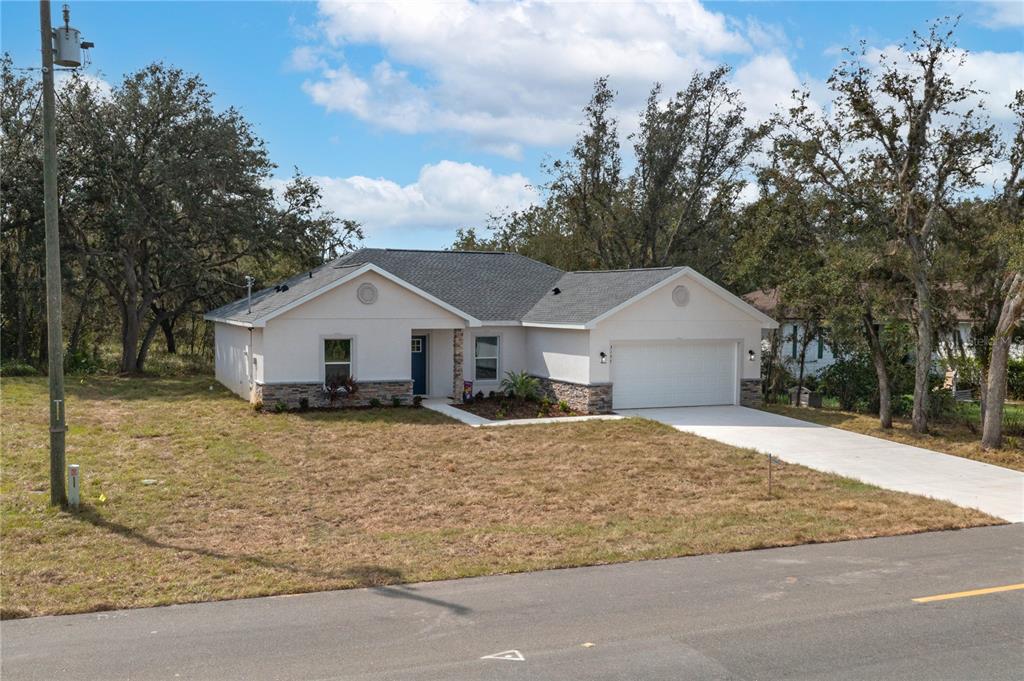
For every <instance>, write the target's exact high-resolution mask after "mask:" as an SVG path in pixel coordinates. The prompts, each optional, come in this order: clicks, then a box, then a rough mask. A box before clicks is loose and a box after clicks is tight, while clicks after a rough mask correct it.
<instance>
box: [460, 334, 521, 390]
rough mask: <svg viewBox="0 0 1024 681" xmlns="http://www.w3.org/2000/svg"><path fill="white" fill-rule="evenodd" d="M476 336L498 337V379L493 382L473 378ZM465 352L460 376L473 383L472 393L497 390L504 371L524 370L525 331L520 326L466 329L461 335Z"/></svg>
mask: <svg viewBox="0 0 1024 681" xmlns="http://www.w3.org/2000/svg"><path fill="white" fill-rule="evenodd" d="M477 336H498V337H499V338H500V339H501V340H499V341H498V378H497V379H496V380H493V381H478V380H477V379H476V376H474V369H475V362H474V355H473V352H474V348H475V347H476V342H475V340H474V339H475V338H476V337H477ZM462 339H463V342H464V343H465V350H464V352H463V354H462V358H463V362H464V364H463V372H462V375H463V377H464V378H465V380H467V381H473V391H474V392H476V391H478V390H482V391H484V392H485V393H487V392H490V391H491V390H498V388H499V387H500V386H501V379H502V377H503V376H504V375H505V372H506V371H525V370H526V329H524V328H523V327H521V326H479V327H475V328H468V329H466V331H465V333H464V334H463V338H462Z"/></svg>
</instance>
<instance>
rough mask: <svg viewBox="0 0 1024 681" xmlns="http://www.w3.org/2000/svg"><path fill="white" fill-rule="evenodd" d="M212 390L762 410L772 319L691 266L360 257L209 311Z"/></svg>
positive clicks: (437, 255)
mask: <svg viewBox="0 0 1024 681" xmlns="http://www.w3.org/2000/svg"><path fill="white" fill-rule="evenodd" d="M205 318H206V319H207V320H209V321H211V322H213V323H214V328H215V343H216V350H215V355H216V375H217V379H218V380H219V381H220V382H221V383H223V384H224V385H225V386H227V387H228V388H230V389H231V390H232V391H234V392H235V393H237V394H238V395H240V396H242V397H244V398H245V399H248V400H250V401H252V402H254V403H263V404H264V405H265V406H268V407H269V406H271V405H275V404H277V403H284V404H285V405H287V406H289V407H295V406H298V405H299V404H300V401H302V400H303V398H305V400H308V404H309V405H310V406H325V405H326V404H327V403H328V396H327V393H326V391H325V385H328V384H331V383H337V382H339V381H344V380H345V379H346V378H348V377H351V378H352V380H353V381H355V382H356V383H357V384H358V390H357V391H356V393H355V394H354V395H353V396H352V399H351V400H348V401H347V402H346V403H347V404H365V403H367V402H369V401H370V400H371V399H373V398H376V399H379V400H380V401H381V402H383V403H385V404H387V403H390V401H391V400H392V399H393V398H399V399H400V400H402V401H403V402H407V401H409V400H411V398H412V397H413V396H414V395H423V396H427V397H453V398H457V397H459V396H461V395H462V393H463V388H464V384H465V382H472V391H473V392H474V393H476V392H478V391H483V392H484V393H485V394H486V393H489V392H490V391H492V390H495V391H496V390H499V388H500V383H501V379H502V377H503V376H504V375H505V373H506V372H508V371H514V372H519V371H526V372H528V373H529V374H531V375H533V376H536V377H537V378H538V379H540V382H541V386H542V388H543V390H544V392H545V393H546V394H547V395H548V396H549V397H550V398H551V399H554V400H565V401H567V402H569V403H570V404H571V405H572V407H573V408H575V409H578V410H580V411H584V412H590V413H599V412H607V411H610V410H612V409H623V408H637V407H659V406H687V405H717V404H747V405H752V404H756V403H758V402H759V401H760V399H761V391H760V379H761V332H762V329H766V328H775V327H777V324H776V323H775V321H774V320H772V319H771V318H770V317H768V316H767V315H765V314H764V313H762V312H760V311H758V310H757V309H756V308H754V307H752V306H751V305H749V304H747V303H746V302H744V301H743V300H741V299H740V298H738V297H737V296H735V295H733V294H732V293H729V292H728V291H727V290H725V289H724V288H722V287H721V286H719V285H718V284H715V283H714V282H712V281H710V280H709V279H707V278H706V277H704V276H702V275H701V274H699V273H697V272H695V271H694V270H692V269H690V268H689V267H666V268H655V269H634V270H607V271H589V272H563V271H562V270H559V269H556V268H554V267H550V266H548V265H545V264H543V263H540V262H537V261H535V260H531V259H530V258H526V257H523V256H521V255H516V254H513V253H498V252H472V251H415V250H400V249H370V248H368V249H363V250H359V251H355V252H352V253H349V254H346V255H343V256H342V257H340V258H338V259H336V260H334V261H332V262H329V263H327V264H324V265H321V266H320V267H317V268H316V269H314V270H312V271H310V272H304V273H302V274H300V275H297V276H295V277H292V278H291V279H289V280H287V281H285V282H283V283H281V284H279V285H277V286H274V287H271V288H267V289H264V290H262V291H258V292H254V293H253V294H252V297H251V301H250V300H248V299H247V298H243V299H241V300H238V301H236V302H234V303H231V304H229V305H225V306H223V307H220V308H218V309H216V310H213V311H211V312H209V313H207V314H206V316H205Z"/></svg>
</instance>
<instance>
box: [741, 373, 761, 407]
mask: <svg viewBox="0 0 1024 681" xmlns="http://www.w3.org/2000/svg"><path fill="white" fill-rule="evenodd" d="M740 405H741V406H744V407H754V408H759V407H763V406H764V396H763V395H762V394H761V379H760V378H744V379H743V380H742V381H740Z"/></svg>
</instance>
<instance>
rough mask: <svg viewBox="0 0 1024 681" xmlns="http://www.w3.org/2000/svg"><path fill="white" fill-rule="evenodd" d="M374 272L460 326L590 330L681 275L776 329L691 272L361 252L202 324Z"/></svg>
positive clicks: (260, 315)
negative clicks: (514, 325)
mask: <svg viewBox="0 0 1024 681" xmlns="http://www.w3.org/2000/svg"><path fill="white" fill-rule="evenodd" d="M367 271H374V272H376V273H378V274H380V275H381V276H384V277H387V278H389V279H391V280H392V281H394V282H395V283H398V284H399V285H401V286H404V287H405V288H407V289H409V290H410V291H413V292H415V293H417V294H418V295H421V296H423V297H424V298H426V299H427V300H430V301H431V302H433V303H436V304H438V305H439V306H441V307H442V308H444V309H445V310H447V311H449V312H452V313H453V314H455V315H457V316H459V317H462V318H463V319H465V320H466V321H467V322H468V323H469V324H470V325H471V326H478V325H480V324H481V323H488V322H517V323H518V322H522V323H523V324H524V325H540V326H546V325H551V326H562V327H569V328H590V327H592V326H593V325H594V324H596V323H598V322H599V321H601V320H602V319H605V318H606V317H608V316H610V315H612V314H614V313H615V312H617V311H618V310H620V309H622V308H623V307H625V306H628V305H630V304H632V303H633V302H635V301H637V300H640V299H642V298H643V297H645V296H646V295H649V294H650V293H651V292H653V291H655V290H657V289H658V288H660V287H661V286H663V285H665V284H666V283H667V282H669V281H672V280H674V279H677V278H678V277H680V276H682V275H684V274H686V275H689V276H691V277H693V278H694V279H696V280H697V281H698V282H699V283H701V284H703V285H704V286H705V287H706V288H708V289H709V290H710V291H711V292H712V293H714V294H716V295H718V296H720V297H722V298H723V299H725V300H727V301H728V302H729V303H730V304H732V305H735V306H736V307H738V308H739V309H741V310H743V311H744V312H745V313H746V314H748V315H750V316H751V317H754V318H755V319H757V320H758V321H760V322H761V323H762V324H764V325H765V326H768V327H772V328H774V326H777V325H776V323H775V322H774V321H773V320H772V319H771V318H769V317H768V316H767V315H765V314H763V313H761V312H759V311H758V310H756V309H754V308H753V307H751V306H750V305H748V304H747V303H745V302H743V301H742V300H740V299H739V298H737V297H736V296H734V295H732V294H731V293H729V292H728V291H726V290H725V289H724V288H722V287H721V286H719V285H718V284H716V283H714V282H713V281H711V280H709V279H707V278H706V277H704V276H703V275H701V274H699V273H698V272H696V271H694V270H692V269H691V268H689V267H663V268H649V269H633V270H595V271H581V272H563V271H562V270H559V269H557V268H555V267H551V266H550V265H545V264H544V263H541V262H538V261H536V260H532V259H530V258H527V257H524V256H521V255H517V254H513V253H497V252H476V251H413V250H400V249H381V248H366V249H362V250H359V251H355V252H353V253H349V254H346V255H344V256H342V257H340V258H338V259H336V260H334V261H332V262H330V263H326V264H324V265H321V266H319V267H317V268H315V269H313V270H311V271H309V272H305V273H303V274H299V275H296V276H294V277H291V278H290V279H288V280H286V281H284V282H282V283H281V284H279V285H278V286H276V287H271V288H265V289H263V290H261V291H257V292H254V293H253V295H252V305H251V309H250V306H249V304H248V302H247V300H246V299H245V298H242V299H240V300H237V301H235V302H233V303H229V304H228V305H224V306H222V307H219V308H217V309H216V310H212V311H210V312H208V313H207V314H206V316H205V318H206V319H208V320H211V321H216V322H223V323H227V324H240V325H242V326H264V325H265V324H266V323H267V321H268V320H270V319H273V318H274V317H276V316H278V315H279V314H283V313H284V312H286V311H288V310H290V309H292V308H294V307H296V306H298V305H301V304H302V303H304V302H306V301H308V300H311V299H312V298H314V297H316V296H319V295H321V294H322V293H324V292H326V291H329V290H332V289H333V288H335V287H337V286H340V285H342V284H343V283H345V282H346V281H349V280H350V279H352V278H353V277H356V276H358V275H359V274H361V273H363V272H367ZM556 289H557V290H558V293H557V294H556V293H555V292H554V291H555V290H556Z"/></svg>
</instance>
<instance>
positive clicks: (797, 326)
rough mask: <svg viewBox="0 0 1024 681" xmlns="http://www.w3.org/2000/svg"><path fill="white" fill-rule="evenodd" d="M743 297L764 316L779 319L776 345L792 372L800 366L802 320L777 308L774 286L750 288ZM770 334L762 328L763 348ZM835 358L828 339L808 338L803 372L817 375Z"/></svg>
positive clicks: (777, 295)
mask: <svg viewBox="0 0 1024 681" xmlns="http://www.w3.org/2000/svg"><path fill="white" fill-rule="evenodd" d="M743 300H745V301H746V302H747V303H749V304H751V305H753V306H754V307H755V308H757V309H758V310H760V311H761V312H763V313H764V314H766V315H770V316H771V317H773V318H775V319H777V320H779V327H778V329H779V330H778V333H779V338H780V342H781V347H780V348H779V352H780V355H781V356H782V360H783V361H784V362H785V363H786V364H787V365H788V366H789V368H790V370H793V371H795V370H796V368H797V367H799V366H800V345H801V343H802V342H803V339H804V335H805V333H806V330H805V329H804V324H803V323H802V322H799V321H796V320H793V319H790V318H789V317H788V316H787V315H786V311H785V310H784V309H780V308H779V294H778V291H777V290H776V289H771V290H769V291H762V290H757V291H751V292H750V293H745V294H744V295H743ZM770 334H771V330H770V329H765V332H764V335H763V336H762V340H763V341H764V342H765V349H766V350H767V349H768V346H769V342H770V338H769V335H770ZM835 361H836V357H835V355H833V354H832V348H831V347H830V346H829V344H828V341H827V340H826V339H825V338H824V337H823V336H821V335H820V334H819V336H818V337H817V338H813V339H811V344H810V345H808V346H807V357H806V359H805V360H804V371H805V372H806V373H808V374H817V373H820V372H821V371H822V370H824V369H825V368H826V367H828V366H830V365H831V364H832V363H833V362H835Z"/></svg>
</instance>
